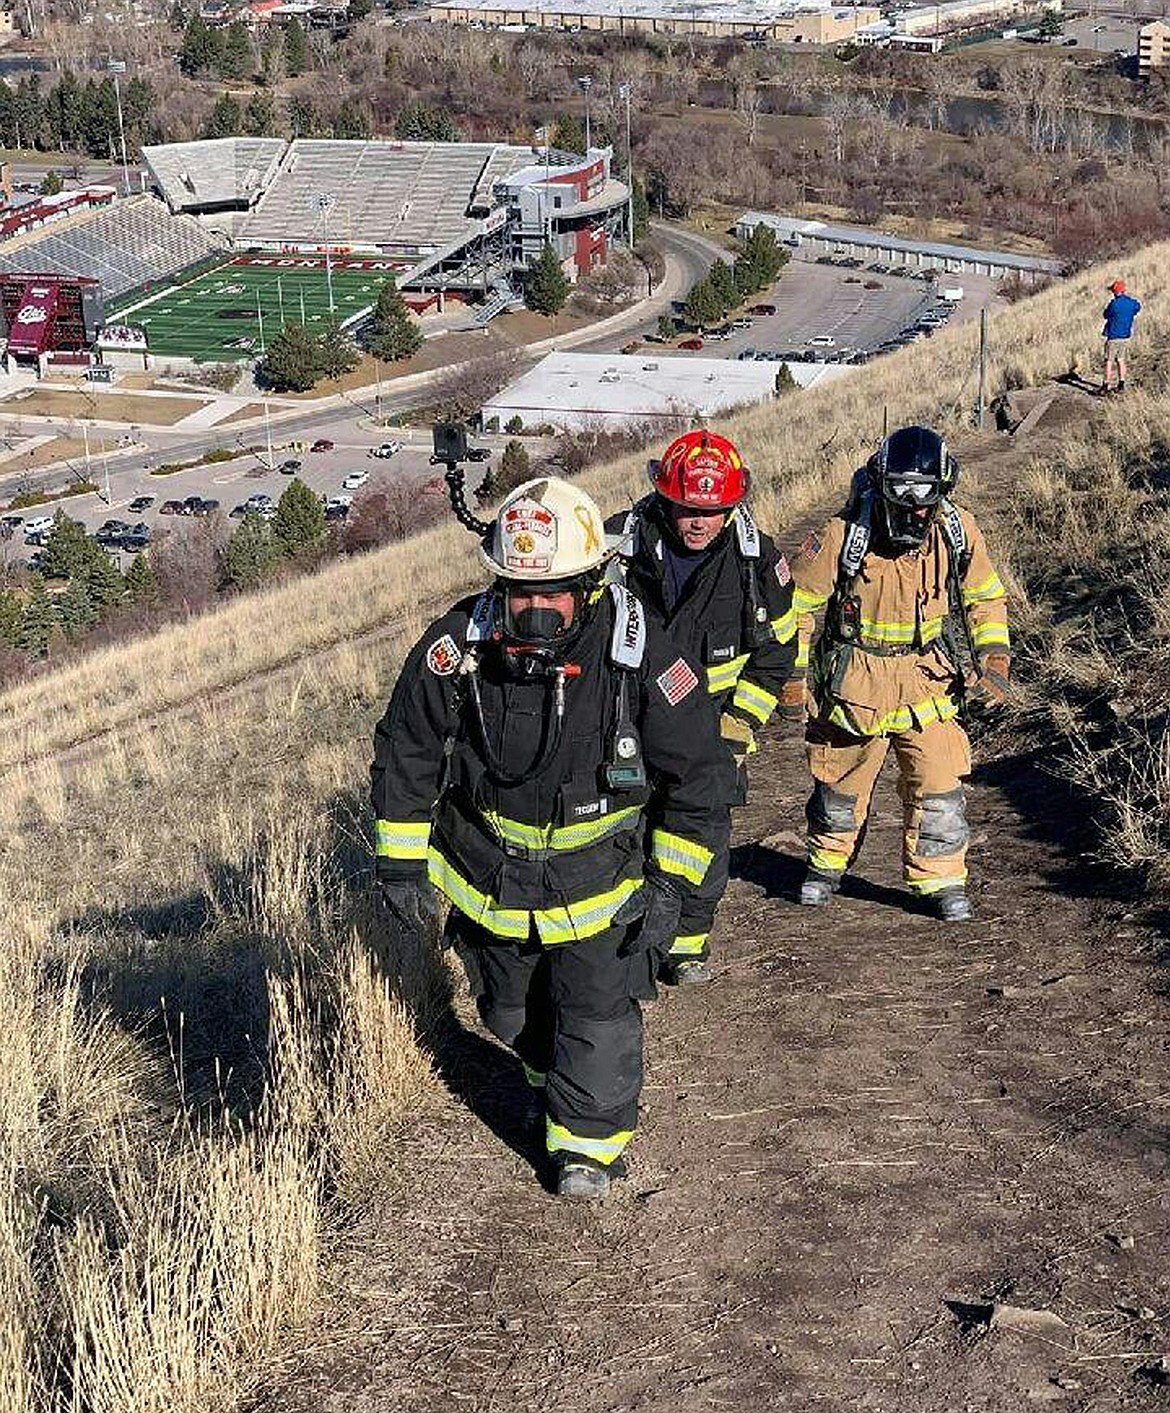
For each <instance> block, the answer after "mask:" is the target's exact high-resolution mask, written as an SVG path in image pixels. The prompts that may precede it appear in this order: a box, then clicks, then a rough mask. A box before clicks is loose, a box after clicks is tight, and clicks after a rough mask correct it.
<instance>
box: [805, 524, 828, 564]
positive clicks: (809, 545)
mask: <svg viewBox="0 0 1170 1413" xmlns="http://www.w3.org/2000/svg"><path fill="white" fill-rule="evenodd" d="M823 548H824V546H823V545H822V543H821V537H820V535H818V534H817V532H816V531H815V530H810V531H809V532H808V534H807V535H805V537H804V540H803V542H802V544H801V546H800V555H801V557H802V558H803V559H816V557H817V555H818V554H820V552H821V550H822V549H823Z"/></svg>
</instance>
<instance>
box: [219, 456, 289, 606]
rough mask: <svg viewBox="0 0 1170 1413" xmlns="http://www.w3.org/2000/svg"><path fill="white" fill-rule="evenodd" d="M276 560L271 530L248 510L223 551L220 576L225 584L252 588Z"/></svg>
mask: <svg viewBox="0 0 1170 1413" xmlns="http://www.w3.org/2000/svg"><path fill="white" fill-rule="evenodd" d="M294 484H296V483H295V482H294ZM281 499H282V500H283V499H284V497H283V496H282V497H281ZM279 561H280V547H279V545H277V543H276V541H275V539H274V538H273V534H272V531H271V530H270V529H269V527H268V526H267V525H266V524H265V523H264V521H263V520H261V518H260V517H259V516H258V515H253V514H252V512H251V511H249V512H248V514H247V515H245V516H244V518H243V520H242V521H241V522H240V528H239V529H238V530H237V531H236V533H235V534H234V535H233V536H232V537H231V539H230V540H229V541H228V543H227V547H226V548H225V550H224V552H223V568H224V576H225V577H226V579H227V581H228V583H229V584H231V585H232V586H233V587H235V588H237V589H255V588H257V587H258V586H259V585H260V584H262V583H263V582H264V580H265V579H266V578H267V577H268V575H269V574H270V573H271V572H272V569H273V567H274V566H275V565H276V564H277V563H279Z"/></svg>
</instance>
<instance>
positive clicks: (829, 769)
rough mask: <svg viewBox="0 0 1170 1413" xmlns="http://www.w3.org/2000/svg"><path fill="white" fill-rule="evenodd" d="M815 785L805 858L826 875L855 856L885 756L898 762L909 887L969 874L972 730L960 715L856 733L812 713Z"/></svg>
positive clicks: (939, 885)
mask: <svg viewBox="0 0 1170 1413" xmlns="http://www.w3.org/2000/svg"><path fill="white" fill-rule="evenodd" d="M805 741H806V746H807V750H808V763H809V769H810V771H811V773H812V777H813V792H812V795H811V796H810V797H809V801H808V805H807V807H806V814H807V816H808V863H809V867H810V868H811V869H814V870H815V871H816V872H817V873H819V874H823V875H825V876H827V877H830V878H833V877H840V875H841V874H842V873H844V872H845V870H846V869H847V868H848V867H849V866H850V865H851V864H852V862H853V860H854V858H855V857H856V855H857V851H858V849H859V848H860V845H861V840H862V838H863V836H864V830H865V822H866V818H867V816H868V814H869V805H870V800H871V798H872V796H873V788H874V786H875V785H876V784H877V778H878V776H879V775H880V774H881V770H882V766H883V764H884V763H885V760H886V756H887V754H888V753H889V751H890V750H891V749H892V750H893V752H894V759H895V760H896V761H897V765H898V795H899V798H900V799H901V801H902V815H903V830H902V868H903V873H904V877H905V880H906V884H907V886H908V887H909V889H910V891H911V892H912V893H917V894H920V895H929V894H931V893H938V892H941V891H942V890H943V889H944V888H961V887H962V886H963V885H964V883H965V882H966V879H967V840H968V837H969V833H970V831H969V829H968V827H967V815H966V808H965V801H964V794H963V786H962V781H963V779H964V777H965V776H967V775H969V774H970V772H971V748H970V744H969V742H968V740H967V733H966V732H965V731H964V730H963V728H962V727H961V726H960V725H959V723H958V722H957V721H954V720H951V721H934V722H931V723H930V724H929V725H927V726H921V727H914V728H913V729H911V730H909V731H895V732H891V733H889V734H888V735H878V736H854V735H852V734H851V733H850V732H848V731H843V730H841V729H840V728H839V727H837V726H832V725H829V724H828V723H826V722H822V721H813V722H811V723H810V724H809V728H808V731H807V734H806V737H805Z"/></svg>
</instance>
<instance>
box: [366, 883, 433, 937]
mask: <svg viewBox="0 0 1170 1413" xmlns="http://www.w3.org/2000/svg"><path fill="white" fill-rule="evenodd" d="M378 892H379V893H380V895H381V903H382V908H383V911H385V912H386V913H388V914H389V920H390V922H391V925H392V926H393V927H396V928H397V929H398V930H399V931H401V932H414V933H418V934H419V935H421V936H426V935H427V934H429V933H430V932H432V931H433V930H434V926H435V923H436V921H437V919H438V915H439V912H438V907H437V905H436V902H435V890H434V889H433V888H432V887H431V885H430V884H429V883H428V882H427V880H426V879H425V878H379V879H378Z"/></svg>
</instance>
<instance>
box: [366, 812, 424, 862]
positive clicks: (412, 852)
mask: <svg viewBox="0 0 1170 1413" xmlns="http://www.w3.org/2000/svg"><path fill="white" fill-rule="evenodd" d="M430 837H431V826H430V821H429V820H428V821H427V822H426V823H425V824H410V823H408V822H407V821H405V820H400V819H379V820H375V821H374V841H375V842H374V852H375V854H376V855H377V856H378V858H380V859H409V860H417V861H418V862H420V863H421V862H422V861H423V860H424V859H425V858H426V856H427V844H428V843H429V841H430Z"/></svg>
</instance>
